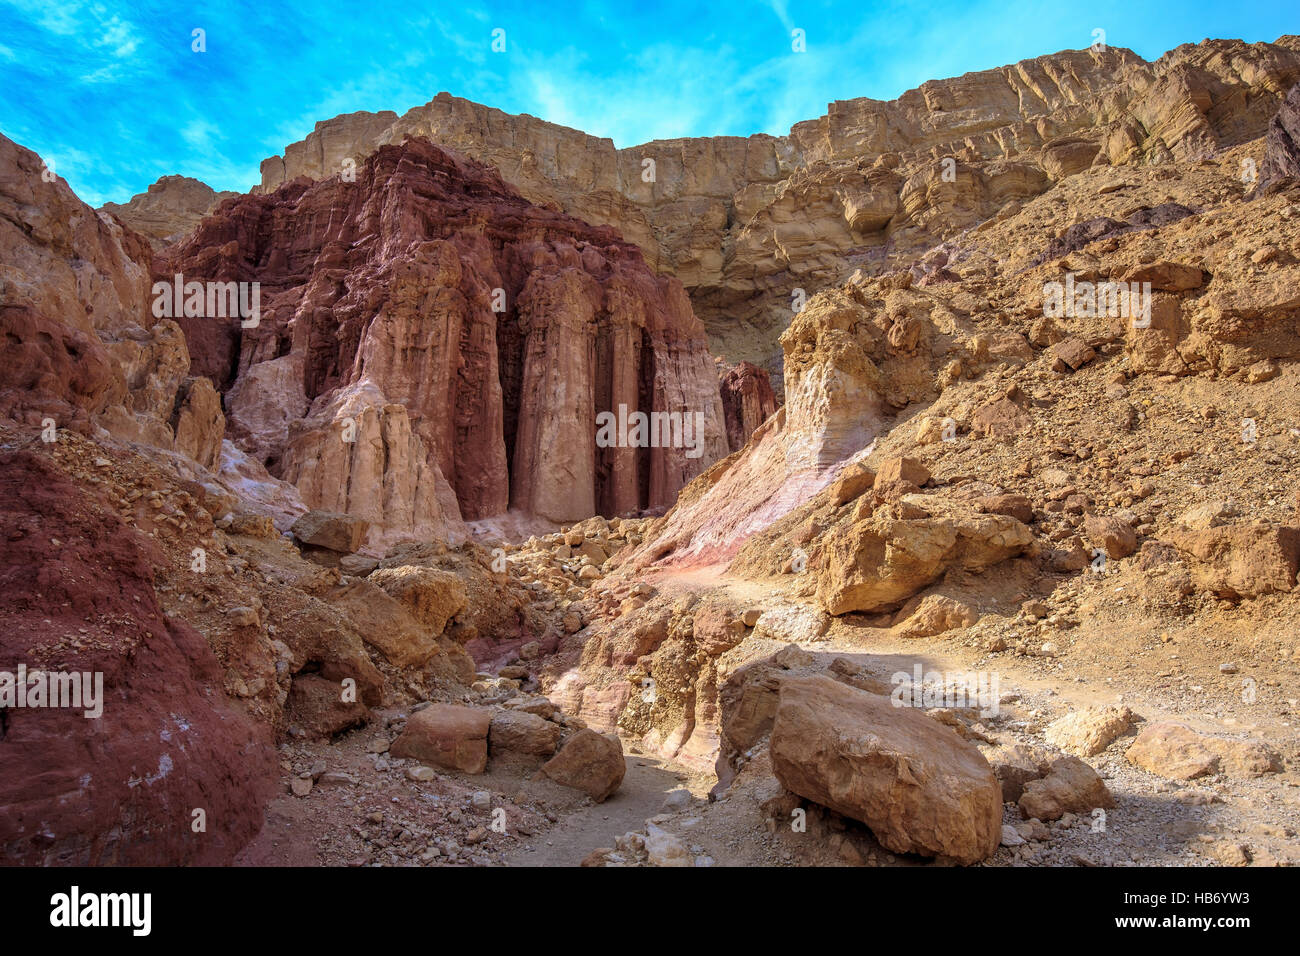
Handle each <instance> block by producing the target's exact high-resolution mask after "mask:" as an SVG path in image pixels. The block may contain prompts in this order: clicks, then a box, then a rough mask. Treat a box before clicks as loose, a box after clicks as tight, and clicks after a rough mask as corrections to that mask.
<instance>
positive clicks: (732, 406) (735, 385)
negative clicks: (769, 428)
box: [721, 362, 776, 451]
mask: <svg viewBox="0 0 1300 956" xmlns="http://www.w3.org/2000/svg"><path fill="white" fill-rule="evenodd" d="M721 391H722V413H723V415H724V416H725V418H726V422H727V446H728V448H730V449H731V450H732V451H739V450H740V449H741V448H743V447H745V442H747V441H749V436H750V435H752V434H754V432H755V431H757V430H758V426H759V425H762V424H763V422H765V421H767V420H768V418H770V417H771V416H772V415H774V414H775V413H776V395H775V394H774V393H773V391H772V382H771V381H770V380H769V379H768V375H767V372H765V371H764V370H763V369H761V368H759V367H758V366H756V365H753V364H751V363H750V362H741V363H740V364H739V365H736V366H734V367H733V368H729V369H727V372H726V374H725V375H723V376H722V385H721Z"/></svg>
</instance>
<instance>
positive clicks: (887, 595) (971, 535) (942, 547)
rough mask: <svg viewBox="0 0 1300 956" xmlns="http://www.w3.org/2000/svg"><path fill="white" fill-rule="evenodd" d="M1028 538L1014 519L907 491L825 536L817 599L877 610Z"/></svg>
mask: <svg viewBox="0 0 1300 956" xmlns="http://www.w3.org/2000/svg"><path fill="white" fill-rule="evenodd" d="M1032 540H1033V533H1032V532H1031V531H1030V530H1029V528H1027V527H1026V526H1025V525H1023V524H1022V523H1021V522H1019V521H1017V520H1016V519H1015V518H1011V517H1007V516H1006V515H990V514H982V513H979V512H976V511H973V510H972V509H970V507H969V506H967V505H964V504H962V503H959V502H956V501H949V500H944V499H940V498H938V497H935V496H931V495H908V496H906V497H905V498H904V499H903V500H902V501H901V502H900V503H898V504H896V505H884V506H882V507H880V508H878V509H876V510H875V511H874V512H872V513H871V514H870V515H869V516H864V520H861V521H857V522H853V523H847V522H846V523H844V524H842V525H840V526H838V527H837V528H836V529H835V530H834V531H833V532H832V534H830V535H828V536H827V538H826V539H824V544H823V548H824V551H823V557H822V567H821V573H820V574H819V576H818V581H817V599H818V601H819V602H820V603H821V605H822V607H823V608H825V610H826V611H827V613H830V614H844V613H846V612H848V611H874V610H880V609H882V608H887V607H889V606H890V605H891V604H897V603H899V602H900V601H903V600H904V599H906V598H908V597H911V596H912V595H913V594H915V593H916V592H917V591H919V590H921V589H922V588H924V587H925V586H927V585H929V584H931V583H933V582H934V581H935V580H936V579H938V578H939V577H940V576H941V575H942V574H943V573H944V572H945V571H946V570H947V569H948V568H949V567H958V568H962V569H965V570H968V571H976V570H981V569H983V568H987V567H989V566H991V565H994V564H997V563H998V562H1000V561H1004V560H1006V559H1007V558H1009V557H1012V556H1013V555H1016V554H1019V553H1020V552H1021V551H1023V550H1024V549H1025V547H1026V546H1027V545H1028V544H1029V543H1030V541H1032Z"/></svg>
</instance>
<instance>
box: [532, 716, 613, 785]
mask: <svg viewBox="0 0 1300 956" xmlns="http://www.w3.org/2000/svg"><path fill="white" fill-rule="evenodd" d="M626 772H627V762H626V761H625V760H624V758H623V745H622V744H621V743H620V742H619V739H618V737H616V736H615V735H613V734H598V733H596V731H594V730H579V731H578V732H577V733H576V734H574V735H573V736H572V737H570V738H569V739H568V740H567V741H565V743H564V746H563V747H561V748H560V752H559V753H557V754H556V755H555V756H554V757H552V758H551V759H550V760H548V761H547V762H546V763H544V764H542V769H541V771H540V773H542V774H543V775H544V776H546V777H549V778H550V779H551V780H554V781H555V782H556V783H558V784H560V785H561V786H564V787H572V788H573V789H575V790H581V791H582V792H583V793H585V794H587V796H589V797H591V799H592V800H595V801H596V802H597V803H603V802H604V801H605V800H607V799H608V798H609V797H610V796H612V795H613V794H614V792H615V791H616V790H618V788H619V785H620V784H621V783H622V782H623V774H624V773H626Z"/></svg>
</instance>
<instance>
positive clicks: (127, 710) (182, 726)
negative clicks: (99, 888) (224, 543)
mask: <svg viewBox="0 0 1300 956" xmlns="http://www.w3.org/2000/svg"><path fill="white" fill-rule="evenodd" d="M0 538H3V540H4V541H5V546H4V548H3V549H0V592H2V593H3V594H4V601H3V602H2V603H0V671H3V672H5V674H10V675H11V674H17V673H18V668H19V666H20V665H22V666H23V667H24V668H25V670H26V672H27V674H28V675H30V674H31V673H32V672H33V671H37V670H41V671H45V672H61V673H64V674H71V673H73V672H76V673H82V672H85V673H90V674H94V673H96V672H98V673H100V674H102V675H103V677H102V680H103V683H102V688H103V694H102V698H100V701H99V703H100V707H102V714H101V715H100V716H98V717H92V718H87V717H86V716H85V712H86V710H85V708H84V707H76V708H68V707H59V708H54V707H41V708H35V707H30V706H27V707H23V706H18V707H12V706H11V707H8V708H5V709H0V767H3V768H4V773H3V774H0V862H3V863H7V864H14V863H23V864H41V865H50V864H76V865H82V866H85V865H103V864H117V865H130V864H142V863H149V864H154V865H178V864H186V863H193V864H203V865H214V864H223V863H229V862H230V861H231V860H232V859H233V858H234V855H235V853H236V852H238V850H239V849H240V848H241V847H242V846H243V845H244V844H245V843H246V842H247V841H248V840H249V839H250V838H251V837H252V836H253V834H255V833H256V832H257V830H258V829H259V827H260V826H261V822H262V807H263V804H264V802H265V800H266V797H267V796H268V794H267V787H268V785H269V782H270V781H271V780H272V779H273V774H274V772H275V767H274V751H273V750H272V749H271V747H270V740H269V736H270V735H269V733H267V731H266V728H265V727H262V728H260V729H256V728H255V726H254V724H253V723H252V722H251V721H250V720H249V719H248V718H247V717H244V716H242V715H240V714H239V713H237V712H236V711H235V710H234V709H232V708H231V707H230V706H229V705H228V704H227V703H225V697H224V695H222V694H220V693H217V694H215V695H214V694H212V693H211V689H212V688H214V687H215V688H220V687H221V682H222V675H221V668H220V667H219V665H218V663H217V660H216V658H215V657H214V656H213V653H212V651H211V650H210V648H209V647H208V645H207V644H206V643H205V642H204V639H203V638H202V636H200V635H199V633H198V632H197V631H195V630H194V629H193V628H192V627H191V626H190V625H189V624H187V623H185V622H184V621H182V620H180V619H177V618H172V617H168V616H167V615H165V614H164V613H163V611H162V609H161V607H160V606H159V604H158V598H157V596H156V594H155V592H154V589H153V576H154V570H153V568H154V565H155V564H156V562H157V561H159V560H160V555H159V553H158V550H157V545H156V544H155V543H154V542H153V541H151V540H150V539H149V538H148V537H146V536H145V535H143V534H141V533H140V532H138V531H134V530H132V529H131V528H129V527H127V526H126V525H125V524H124V523H123V522H122V521H121V520H120V519H119V518H118V516H117V515H116V514H114V513H113V512H112V510H111V509H110V507H109V506H108V505H107V504H106V503H105V502H103V501H101V500H97V499H96V498H93V497H90V496H87V495H86V494H85V493H83V492H82V491H81V490H80V489H79V488H78V487H77V486H76V485H74V484H72V483H71V482H70V481H68V480H67V479H66V478H65V477H63V476H62V475H61V474H60V473H59V472H58V470H57V469H56V468H55V467H54V466H52V465H51V464H50V463H49V462H48V460H46V459H45V458H43V457H41V456H39V455H37V454H34V453H32V452H29V451H17V452H9V453H6V454H4V455H3V456H0ZM105 569H111V571H112V573H111V574H106V573H105ZM4 680H5V677H4V676H0V683H3V682H4ZM82 702H83V704H84V703H85V700H84V698H83V701H82ZM199 809H201V810H203V811H204V821H205V824H206V829H205V830H204V832H196V831H195V829H194V827H193V824H194V822H195V817H194V811H195V810H199Z"/></svg>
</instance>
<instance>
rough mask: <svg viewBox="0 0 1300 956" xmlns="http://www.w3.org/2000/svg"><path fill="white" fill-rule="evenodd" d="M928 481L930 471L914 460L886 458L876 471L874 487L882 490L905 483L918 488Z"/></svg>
mask: <svg viewBox="0 0 1300 956" xmlns="http://www.w3.org/2000/svg"><path fill="white" fill-rule="evenodd" d="M929 480H930V469H929V468H926V467H925V465H923V464H921V462H919V461H917V460H916V459H915V458H898V457H895V458H886V459H885V460H884V461H882V462H881V463H880V468H879V470H877V471H876V481H875V485H876V488H877V489H884V488H887V487H889V486H890V485H893V484H897V483H898V482H900V481H902V482H907V483H908V484H912V485H916V486H917V487H918V488H919V487H920V486H921V485H923V484H925V483H926V482H927V481H929Z"/></svg>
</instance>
